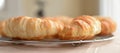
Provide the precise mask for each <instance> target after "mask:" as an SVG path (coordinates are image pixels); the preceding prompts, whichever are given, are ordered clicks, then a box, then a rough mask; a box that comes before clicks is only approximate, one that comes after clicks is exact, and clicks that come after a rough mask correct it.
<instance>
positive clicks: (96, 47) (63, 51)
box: [0, 25, 120, 53]
mask: <svg viewBox="0 0 120 53" xmlns="http://www.w3.org/2000/svg"><path fill="white" fill-rule="evenodd" d="M118 27H120V25H118ZM114 35H115V39H114V40H112V41H105V42H96V43H88V44H83V45H80V46H79V47H72V46H70V45H68V46H65V45H62V46H47V47H46V46H30V45H13V44H7V43H0V53H120V28H118V29H117V31H116V32H115V33H114Z"/></svg>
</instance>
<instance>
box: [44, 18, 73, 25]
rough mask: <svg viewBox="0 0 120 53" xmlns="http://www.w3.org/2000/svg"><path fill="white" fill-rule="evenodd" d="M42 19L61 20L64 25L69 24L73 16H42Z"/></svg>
mask: <svg viewBox="0 0 120 53" xmlns="http://www.w3.org/2000/svg"><path fill="white" fill-rule="evenodd" d="M44 19H50V20H53V21H57V22H61V23H63V24H64V25H69V24H70V23H71V22H72V20H73V18H71V17H67V16H57V17H44Z"/></svg>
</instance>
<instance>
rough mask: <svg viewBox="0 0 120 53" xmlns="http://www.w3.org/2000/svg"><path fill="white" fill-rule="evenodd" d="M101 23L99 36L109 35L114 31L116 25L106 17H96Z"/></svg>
mask: <svg viewBox="0 0 120 53" xmlns="http://www.w3.org/2000/svg"><path fill="white" fill-rule="evenodd" d="M97 18H98V20H100V22H101V28H102V30H101V32H100V34H99V35H109V34H111V33H113V32H114V31H115V30H116V23H115V22H114V21H113V20H112V19H111V18H107V17H97Z"/></svg>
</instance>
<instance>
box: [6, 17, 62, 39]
mask: <svg viewBox="0 0 120 53" xmlns="http://www.w3.org/2000/svg"><path fill="white" fill-rule="evenodd" d="M62 29H63V26H62V24H60V23H58V22H55V21H52V20H49V19H40V18H31V17H27V16H20V17H14V18H11V19H8V20H7V21H6V22H5V27H4V33H5V36H6V37H9V38H15V39H25V40H41V39H45V38H46V39H51V38H56V35H57V34H58V32H59V31H61V30H62Z"/></svg>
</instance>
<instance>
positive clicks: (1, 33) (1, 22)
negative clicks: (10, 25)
mask: <svg viewBox="0 0 120 53" xmlns="http://www.w3.org/2000/svg"><path fill="white" fill-rule="evenodd" d="M4 23H5V21H0V35H3V28H4Z"/></svg>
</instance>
